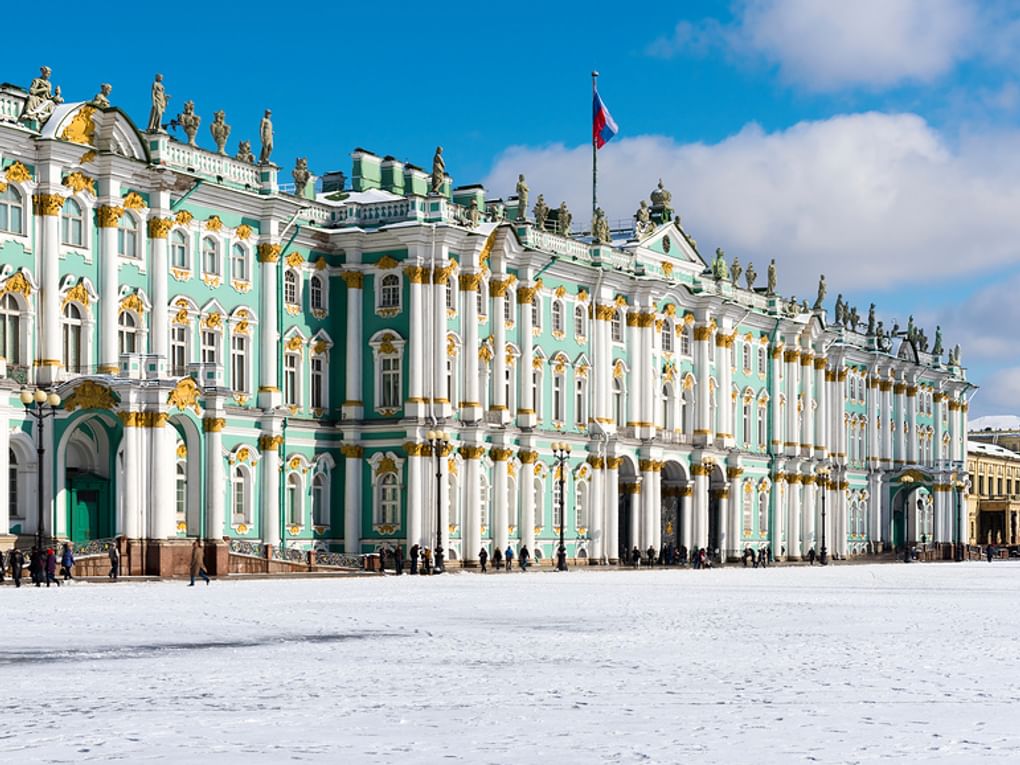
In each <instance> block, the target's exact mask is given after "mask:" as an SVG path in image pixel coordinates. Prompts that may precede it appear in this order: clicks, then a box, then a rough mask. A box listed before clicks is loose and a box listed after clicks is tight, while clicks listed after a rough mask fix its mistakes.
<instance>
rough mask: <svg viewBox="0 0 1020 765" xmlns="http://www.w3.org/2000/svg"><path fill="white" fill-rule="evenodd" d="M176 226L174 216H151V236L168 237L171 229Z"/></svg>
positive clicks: (157, 237) (153, 237) (155, 237)
mask: <svg viewBox="0 0 1020 765" xmlns="http://www.w3.org/2000/svg"><path fill="white" fill-rule="evenodd" d="M173 227H174V219H173V218H149V223H148V228H149V238H150V239H166V238H167V235H168V234H169V233H170V229H172V228H173Z"/></svg>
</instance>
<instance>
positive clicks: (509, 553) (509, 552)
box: [503, 545, 514, 571]
mask: <svg viewBox="0 0 1020 765" xmlns="http://www.w3.org/2000/svg"><path fill="white" fill-rule="evenodd" d="M503 557H504V558H505V559H506V570H507V571H512V570H513V567H514V548H512V547H511V546H510V545H507V546H506V553H505V554H504V555H503Z"/></svg>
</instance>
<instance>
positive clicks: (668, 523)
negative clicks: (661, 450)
mask: <svg viewBox="0 0 1020 765" xmlns="http://www.w3.org/2000/svg"><path fill="white" fill-rule="evenodd" d="M692 489H693V487H692V484H691V482H690V480H689V477H688V475H687V470H686V469H685V468H684V466H683V465H682V464H680V463H679V462H676V461H674V460H667V461H666V462H665V463H664V464H663V466H662V491H661V494H662V502H661V513H660V515H661V523H662V544H663V546H664V547H665V548H666V551H667V558H668V557H673V558H674V559H675V558H676V557H678V555H679V553H680V552H681V551H683V552H684V554H685V557H686V556H687V555H690V547H691V530H692V518H691V496H692V494H693V490H692ZM670 546H672V552H673V555H672V556H669V553H670Z"/></svg>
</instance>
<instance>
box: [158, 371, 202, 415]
mask: <svg viewBox="0 0 1020 765" xmlns="http://www.w3.org/2000/svg"><path fill="white" fill-rule="evenodd" d="M201 396H202V391H201V389H200V388H199V387H198V383H196V382H195V381H194V380H193V379H192V378H191V377H182V378H181V380H180V381H179V382H178V383H177V385H175V386H174V388H173V390H171V391H170V394H169V395H168V396H167V399H166V402H167V404H168V405H169V406H170V407H176V408H177V409H180V410H181V411H184V410H186V409H191V410H192V411H194V412H195V414H198V415H201V414H202V410H201V409H200V408H199V406H198V400H199V398H201Z"/></svg>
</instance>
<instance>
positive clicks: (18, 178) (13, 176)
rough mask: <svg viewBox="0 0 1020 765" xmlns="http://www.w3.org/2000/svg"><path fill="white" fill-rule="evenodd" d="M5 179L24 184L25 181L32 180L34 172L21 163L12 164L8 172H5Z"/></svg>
mask: <svg viewBox="0 0 1020 765" xmlns="http://www.w3.org/2000/svg"><path fill="white" fill-rule="evenodd" d="M4 177H5V178H7V180H9V181H13V182H14V183H24V182H25V181H30V180H32V171H31V170H29V169H28V168H27V167H25V166H24V165H23V164H22V163H21V162H17V161H15V162H12V163H11V164H10V165H9V166H8V168H7V170H5V171H4Z"/></svg>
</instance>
